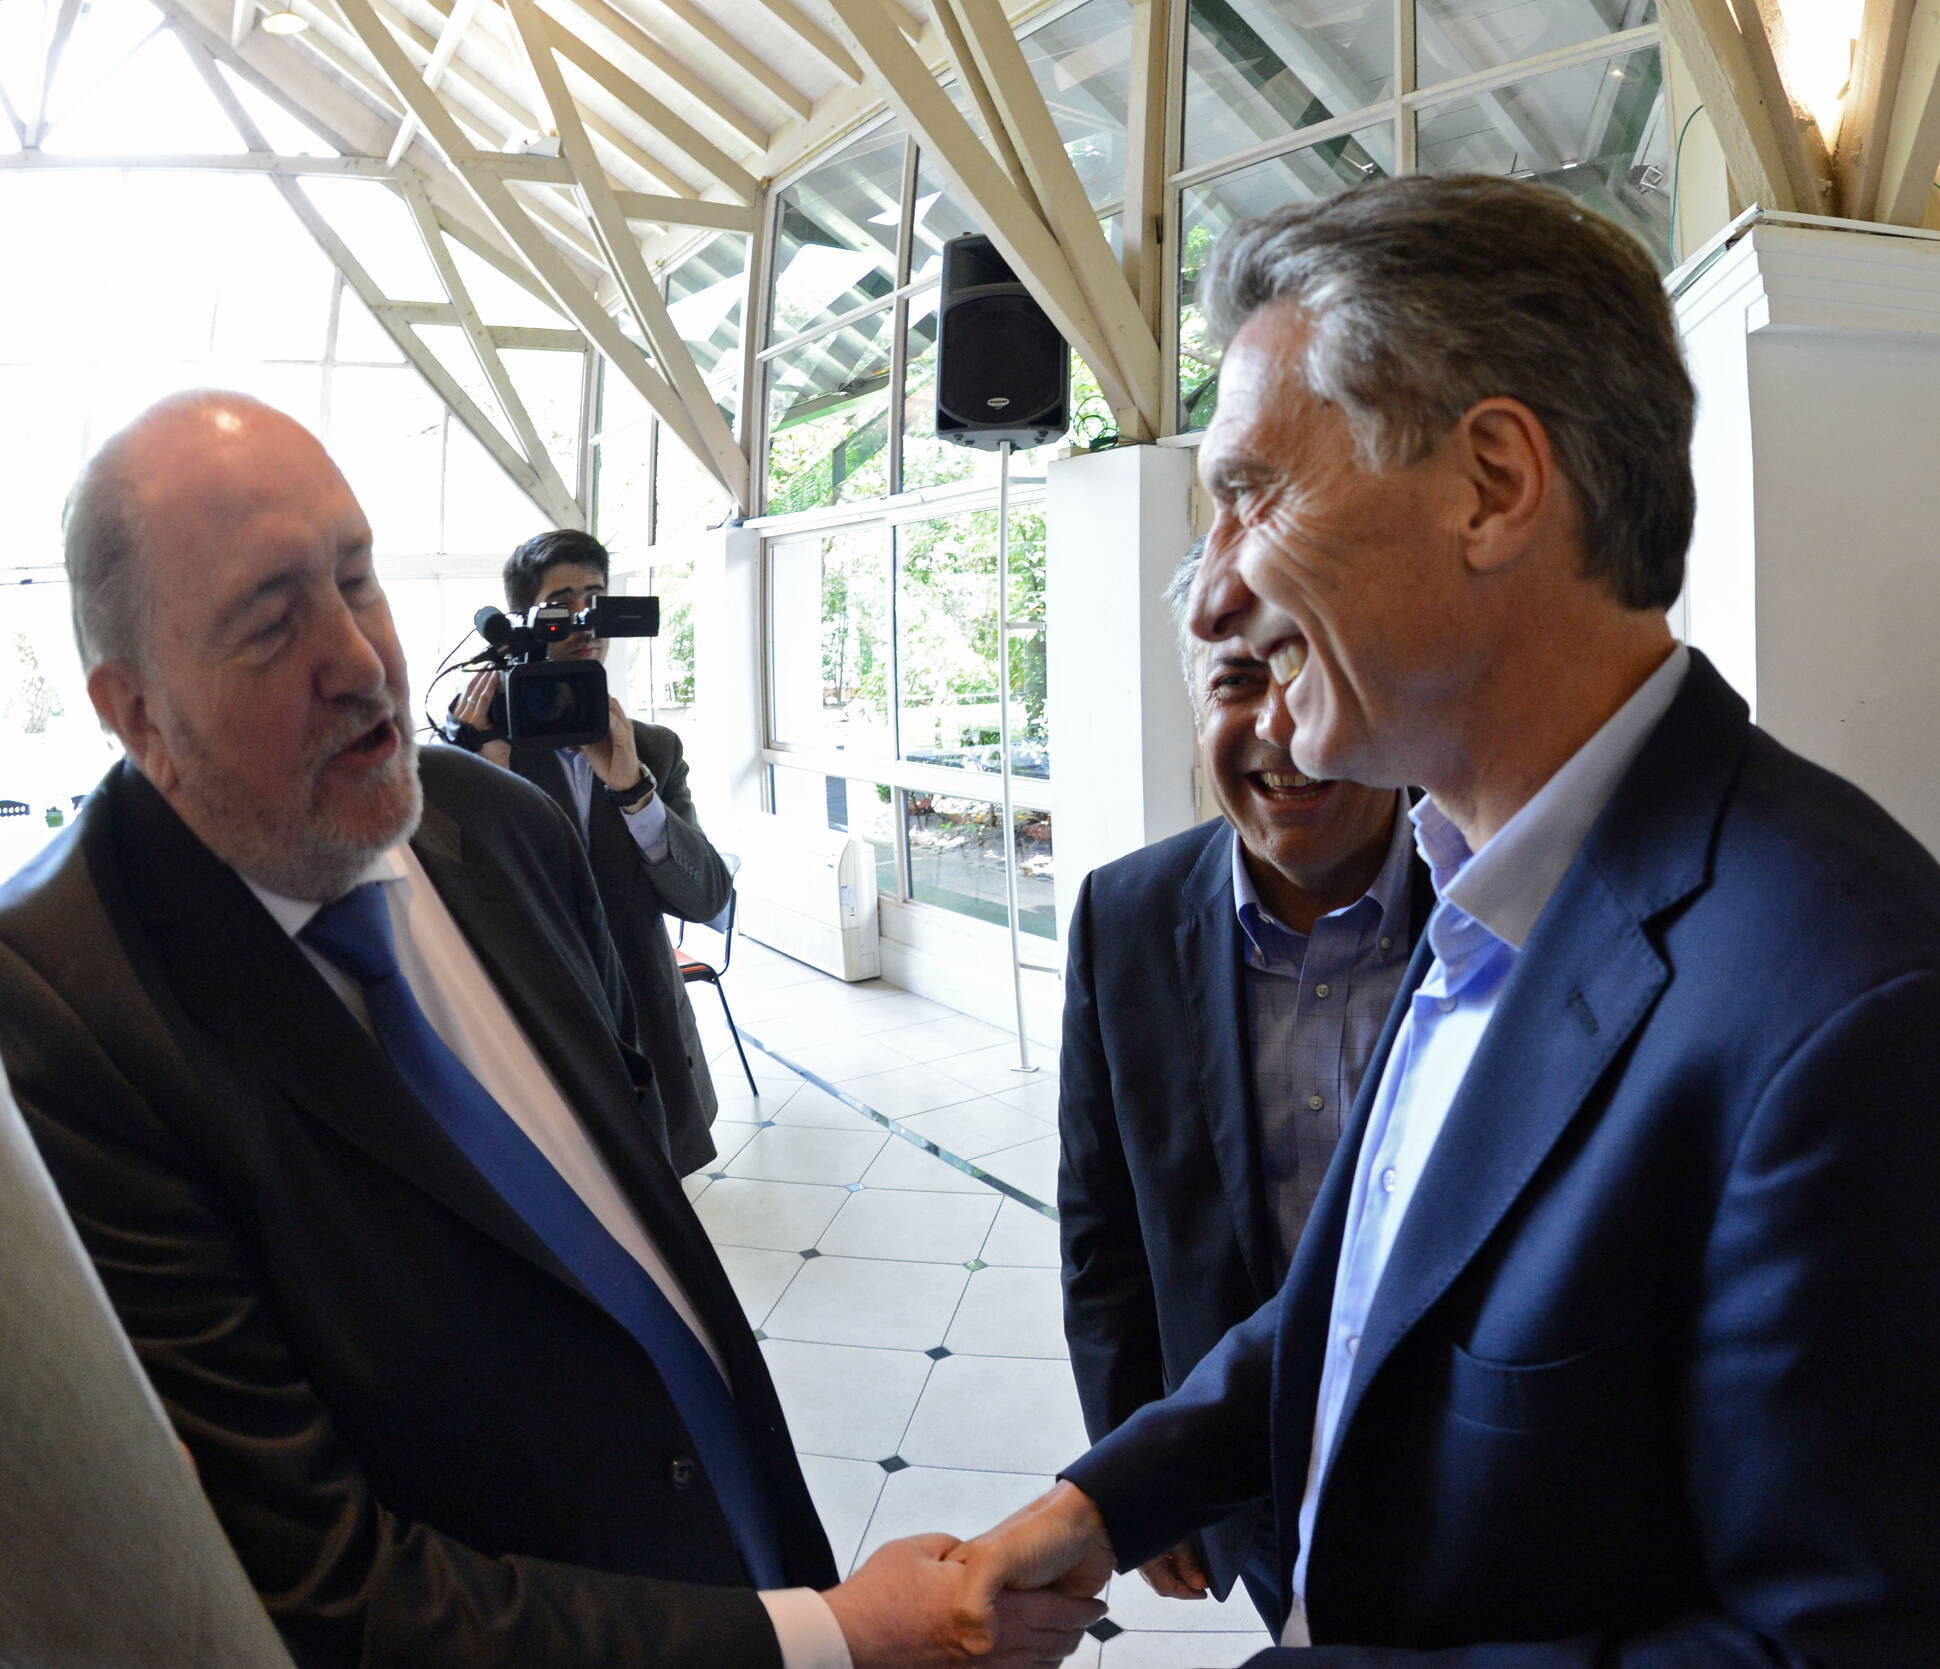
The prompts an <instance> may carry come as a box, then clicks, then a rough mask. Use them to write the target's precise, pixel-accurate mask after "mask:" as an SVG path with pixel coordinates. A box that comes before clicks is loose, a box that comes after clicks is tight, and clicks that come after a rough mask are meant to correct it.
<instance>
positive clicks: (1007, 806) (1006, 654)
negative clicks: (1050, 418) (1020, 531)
mask: <svg viewBox="0 0 1940 1669" xmlns="http://www.w3.org/2000/svg"><path fill="white" fill-rule="evenodd" d="M1010 451H1011V443H1010V442H1009V441H1007V440H1006V441H1000V442H998V445H997V749H998V754H999V760H998V769H999V773H1000V780H1001V781H1002V783H1003V794H1004V916H1005V919H1006V920H1007V921H1008V923H1009V924H1010V989H1011V996H1012V998H1013V999H1014V1000H1015V1002H1016V1004H1017V1066H1016V1070H1017V1071H1019V1072H1035V1071H1036V1070H1037V1068H1036V1067H1034V1066H1033V1065H1031V1040H1030V1036H1029V1034H1028V1032H1026V1030H1025V1028H1024V946H1023V938H1022V923H1021V919H1020V916H1019V912H1018V904H1017V818H1016V813H1015V812H1014V811H1013V810H1012V807H1011V791H1010V782H1011V756H1010Z"/></svg>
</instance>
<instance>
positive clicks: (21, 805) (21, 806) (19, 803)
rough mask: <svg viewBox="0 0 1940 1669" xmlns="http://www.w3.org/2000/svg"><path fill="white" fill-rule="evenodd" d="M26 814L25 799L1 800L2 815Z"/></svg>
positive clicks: (0, 809)
mask: <svg viewBox="0 0 1940 1669" xmlns="http://www.w3.org/2000/svg"><path fill="white" fill-rule="evenodd" d="M26 815H27V802H26V801H25V800H0V817H25V816H26Z"/></svg>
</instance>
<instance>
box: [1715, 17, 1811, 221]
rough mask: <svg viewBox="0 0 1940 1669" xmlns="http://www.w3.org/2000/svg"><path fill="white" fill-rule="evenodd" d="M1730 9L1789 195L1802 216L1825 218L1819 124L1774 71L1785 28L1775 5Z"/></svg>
mask: <svg viewBox="0 0 1940 1669" xmlns="http://www.w3.org/2000/svg"><path fill="white" fill-rule="evenodd" d="M1733 9H1734V10H1735V11H1736V13H1737V15H1738V32H1739V34H1741V35H1742V36H1743V37H1744V42H1745V52H1746V55H1747V56H1748V57H1749V58H1750V59H1751V72H1752V75H1753V76H1754V77H1755V78H1756V80H1757V83H1758V89H1759V92H1760V93H1761V94H1763V96H1764V101H1765V106H1766V108H1767V109H1768V110H1769V111H1770V112H1771V118H1772V126H1773V129H1774V131H1775V133H1776V135H1777V138H1778V154H1779V156H1780V158H1781V159H1782V161H1783V162H1784V165H1785V174H1786V178H1787V179H1788V180H1789V181H1790V182H1791V187H1792V194H1793V196H1794V197H1796V198H1797V199H1798V204H1799V208H1800V209H1801V210H1802V211H1803V212H1804V213H1806V214H1824V213H1825V210H1826V203H1827V199H1828V198H1829V197H1830V195H1831V190H1832V162H1831V159H1830V158H1828V157H1827V155H1826V149H1825V140H1824V138H1823V137H1822V136H1821V134H1820V133H1819V124H1818V123H1817V122H1816V121H1815V120H1813V118H1812V116H1811V115H1810V114H1809V113H1808V112H1806V111H1805V110H1804V108H1803V107H1802V106H1801V105H1800V104H1799V103H1798V101H1797V100H1795V99H1794V98H1793V97H1792V95H1791V92H1790V90H1789V89H1788V88H1787V87H1786V85H1785V77H1784V76H1783V75H1782V74H1781V73H1780V71H1779V67H1778V53H1777V50H1776V45H1777V43H1778V42H1779V41H1782V40H1783V37H1784V27H1785V22H1784V18H1783V15H1782V14H1781V13H1780V11H1779V9H1778V0H1737V3H1736V5H1735V6H1734V8H1733Z"/></svg>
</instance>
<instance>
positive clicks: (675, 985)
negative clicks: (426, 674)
mask: <svg viewBox="0 0 1940 1669" xmlns="http://www.w3.org/2000/svg"><path fill="white" fill-rule="evenodd" d="M633 744H634V747H635V748H636V749H637V750H638V752H639V755H640V759H641V762H642V763H643V764H644V765H645V766H646V768H647V769H648V770H649V771H651V772H652V773H653V778H654V781H655V782H657V783H658V784H659V785H660V789H659V792H660V798H661V799H662V801H664V802H665V804H666V807H667V825H666V827H667V856H666V857H665V858H664V859H663V860H662V861H661V862H659V863H651V864H650V863H648V862H647V860H646V859H645V858H643V857H642V856H641V855H640V848H639V846H638V845H637V844H636V843H635V841H634V839H633V836H632V835H631V834H630V833H628V831H627V827H626V816H625V814H624V813H623V812H622V811H621V810H620V808H619V807H618V806H616V805H614V804H613V802H612V801H611V800H609V799H608V798H607V797H606V796H605V795H604V794H602V793H601V792H600V791H599V785H598V782H597V780H595V783H594V787H593V799H592V806H591V808H590V814H589V816H588V818H587V824H588V827H587V831H586V856H587V859H588V861H589V862H590V863H591V864H592V867H593V883H594V885H595V886H596V887H597V888H598V889H599V895H600V902H601V904H603V905H604V906H605V908H606V925H607V928H608V930H609V931H610V932H611V933H612V935H613V945H614V948H615V950H617V951H618V953H619V958H620V967H621V969H622V970H623V971H624V972H625V974H626V981H627V984H628V985H629V986H630V987H631V988H632V991H633V1003H634V1008H635V1011H636V1014H637V1018H638V1021H639V1027H640V1047H641V1049H642V1050H643V1051H644V1052H645V1054H646V1057H647V1059H648V1060H650V1061H652V1062H653V1069H654V1074H655V1077H656V1079H657V1080H658V1083H659V1088H660V1101H661V1105H662V1106H663V1107H664V1108H665V1109H666V1113H667V1145H668V1150H669V1152H670V1153H671V1154H672V1155H673V1161H674V1169H675V1170H676V1171H678V1172H679V1173H680V1174H681V1175H682V1176H686V1175H688V1174H689V1173H691V1172H693V1171H697V1170H699V1169H701V1167H702V1166H704V1165H706V1164H707V1163H708V1162H709V1161H710V1160H711V1159H713V1157H714V1153H715V1148H714V1138H713V1136H712V1135H711V1134H710V1130H711V1127H712V1126H713V1123H714V1114H715V1111H716V1109H717V1107H718V1103H717V1101H716V1099H715V1095H714V1080H713V1078H712V1077H711V1076H710V1075H709V1073H708V1070H707V1054H706V1052H705V1051H704V1050H703V1049H702V1047H701V1040H700V1032H699V1030H698V1029H697V1028H696V1027H695V1024H694V1009H693V1005H692V1004H691V1003H689V1002H688V1000H687V987H686V985H685V984H684V983H682V981H681V978H680V972H679V970H678V969H677V968H676V967H675V965H674V951H673V946H672V945H671V944H670V943H669V942H668V939H667V927H666V923H665V922H664V921H662V919H661V917H662V916H663V915H668V916H678V917H679V918H680V919H681V920H682V921H711V920H713V918H714V917H716V916H718V915H719V914H720V913H721V912H722V911H723V910H725V909H726V908H727V902H728V895H729V893H730V892H731V891H732V890H733V887H734V881H733V878H732V877H731V876H730V875H729V874H728V871H727V865H726V864H724V863H722V861H721V855H720V854H719V853H718V852H716V851H715V850H714V847H713V844H712V843H711V842H710V841H709V840H708V838H707V836H706V835H705V834H703V833H702V832H701V825H700V820H699V819H698V818H697V817H696V816H695V815H694V795H693V791H692V790H691V789H690V788H689V787H688V786H687V760H686V758H685V757H684V756H683V754H682V751H681V746H680V737H679V736H678V735H676V734H675V733H674V732H673V731H671V730H669V729H667V727H666V726H665V725H658V724H641V723H639V722H638V721H635V723H634V726H633ZM512 769H513V770H514V771H516V772H518V774H519V775H520V776H522V777H524V778H525V779H526V780H527V781H528V782H531V783H536V784H537V785H538V786H539V787H541V788H543V789H544V790H545V791H546V792H547V793H548V794H550V795H551V796H552V797H553V799H554V800H555V801H557V802H558V804H559V807H560V809H561V810H563V811H564V812H565V813H566V815H567V817H568V818H570V819H571V820H572V823H573V825H574V827H578V824H579V808H578V807H577V806H576V805H575V804H574V803H573V791H572V783H571V782H570V780H569V779H568V778H567V776H566V768H565V766H564V765H563V764H562V763H561V762H560V759H559V753H558V750H557V749H554V748H547V747H533V746H517V745H515V746H514V747H513V749H512Z"/></svg>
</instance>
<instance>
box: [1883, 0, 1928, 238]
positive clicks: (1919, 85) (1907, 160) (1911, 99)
mask: <svg viewBox="0 0 1940 1669" xmlns="http://www.w3.org/2000/svg"><path fill="white" fill-rule="evenodd" d="M1885 150H1886V155H1885V158H1884V161H1883V162H1882V165H1881V168H1880V182H1879V196H1878V199H1877V204H1878V207H1877V212H1876V214H1875V216H1874V218H1875V219H1878V220H1883V221H1886V222H1887V223H1888V224H1889V225H1893V226H1918V225H1920V224H1922V222H1923V221H1924V219H1925V215H1926V207H1927V196H1928V194H1929V193H1930V192H1931V191H1932V190H1933V176H1934V171H1935V169H1936V168H1940V6H1936V5H1932V4H1924V5H1921V6H1920V7H1919V8H1918V9H1917V10H1916V11H1915V13H1914V16H1913V20H1912V22H1911V24H1910V25H1909V26H1908V29H1907V35H1906V49H1905V52H1904V54H1903V56H1902V57H1901V60H1900V65H1899V85H1898V87H1897V88H1896V89H1895V91H1894V95H1893V125H1892V126H1891V127H1890V128H1889V129H1887V132H1886V145H1885Z"/></svg>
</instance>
